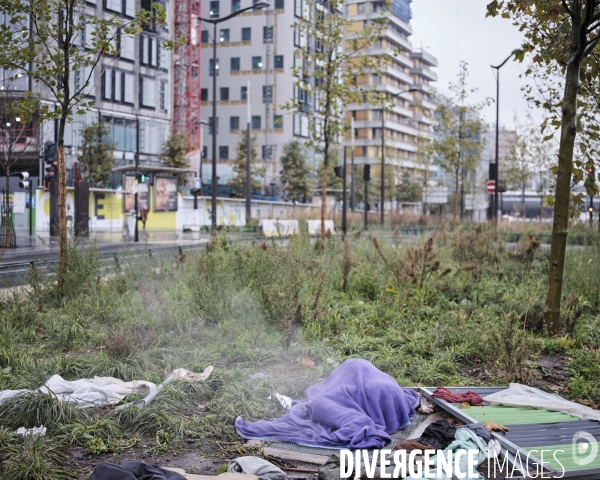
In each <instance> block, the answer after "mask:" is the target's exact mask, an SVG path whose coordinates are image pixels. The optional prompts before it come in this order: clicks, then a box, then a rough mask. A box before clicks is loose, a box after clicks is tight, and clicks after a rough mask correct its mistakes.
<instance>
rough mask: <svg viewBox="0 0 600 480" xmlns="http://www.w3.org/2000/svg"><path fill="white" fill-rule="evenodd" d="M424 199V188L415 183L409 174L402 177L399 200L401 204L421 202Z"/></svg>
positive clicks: (399, 186)
mask: <svg viewBox="0 0 600 480" xmlns="http://www.w3.org/2000/svg"><path fill="white" fill-rule="evenodd" d="M422 198H423V186H422V185H420V184H419V183H418V182H415V181H414V180H413V179H412V178H410V175H409V174H408V173H404V175H402V182H401V183H400V185H398V200H400V201H401V202H420V201H421V199H422Z"/></svg>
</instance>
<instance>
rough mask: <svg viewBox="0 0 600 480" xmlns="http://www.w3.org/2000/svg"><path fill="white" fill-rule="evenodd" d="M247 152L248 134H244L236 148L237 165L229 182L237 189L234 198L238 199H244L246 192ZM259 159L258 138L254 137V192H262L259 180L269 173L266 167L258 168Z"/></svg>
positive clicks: (251, 138) (234, 166)
mask: <svg viewBox="0 0 600 480" xmlns="http://www.w3.org/2000/svg"><path fill="white" fill-rule="evenodd" d="M246 152H247V148H246V132H243V133H242V134H241V135H240V141H239V142H238V145H237V148H236V155H237V156H236V160H235V163H234V164H233V173H234V176H233V178H232V179H231V180H229V185H231V186H232V187H234V189H235V193H234V196H235V197H238V198H244V196H245V192H246V164H247V159H246ZM257 158H258V154H257V153H256V136H252V137H250V163H251V172H252V179H251V181H250V190H251V191H253V192H255V191H258V192H260V189H261V186H262V183H261V181H260V180H258V179H260V178H263V177H264V176H265V173H266V172H267V167H266V166H264V165H263V166H260V167H259V166H258V162H257Z"/></svg>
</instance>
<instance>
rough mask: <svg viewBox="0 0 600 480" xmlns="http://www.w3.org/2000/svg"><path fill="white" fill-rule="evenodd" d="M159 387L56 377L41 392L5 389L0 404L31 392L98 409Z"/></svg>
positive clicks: (116, 379) (95, 378) (136, 382)
mask: <svg viewBox="0 0 600 480" xmlns="http://www.w3.org/2000/svg"><path fill="white" fill-rule="evenodd" d="M155 388H156V385H155V384H154V383H152V382H146V381H143V380H134V381H132V382H124V381H123V380H119V379H118V378H113V377H94V378H93V379H83V380H73V381H68V380H65V379H64V378H62V377H61V376H60V375H52V376H51V377H50V378H49V379H48V381H47V382H46V383H45V384H44V385H43V386H41V387H40V388H38V389H37V390H4V391H2V392H0V405H2V403H3V402H4V401H6V400H8V399H9V398H13V397H17V396H19V395H25V394H28V393H45V394H53V395H55V396H56V398H58V399H59V400H61V401H65V402H73V403H76V404H77V405H78V406H79V407H82V408H85V407H94V406H100V405H112V404H115V403H118V402H119V401H120V400H122V399H123V398H124V397H125V396H126V395H129V394H131V393H134V392H146V391H150V392H151V391H152V390H154V389H155Z"/></svg>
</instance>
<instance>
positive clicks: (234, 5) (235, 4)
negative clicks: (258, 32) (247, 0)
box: [231, 0, 242, 13]
mask: <svg viewBox="0 0 600 480" xmlns="http://www.w3.org/2000/svg"><path fill="white" fill-rule="evenodd" d="M241 3H242V1H241V0H231V13H235V12H239V11H240V10H241V8H242V6H241Z"/></svg>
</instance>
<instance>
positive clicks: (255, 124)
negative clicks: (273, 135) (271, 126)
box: [252, 115, 261, 130]
mask: <svg viewBox="0 0 600 480" xmlns="http://www.w3.org/2000/svg"><path fill="white" fill-rule="evenodd" d="M260 119H261V117H260V115H253V116H252V130H260V128H261V126H260Z"/></svg>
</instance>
